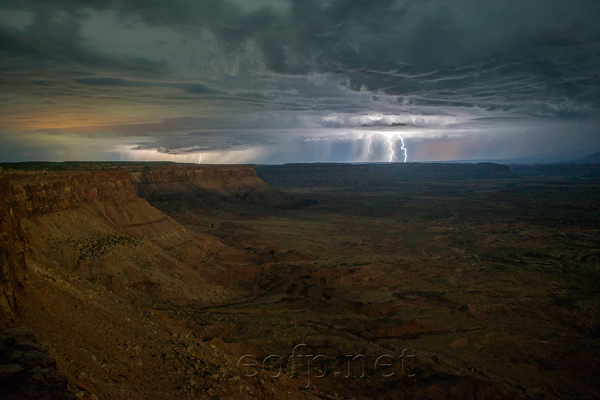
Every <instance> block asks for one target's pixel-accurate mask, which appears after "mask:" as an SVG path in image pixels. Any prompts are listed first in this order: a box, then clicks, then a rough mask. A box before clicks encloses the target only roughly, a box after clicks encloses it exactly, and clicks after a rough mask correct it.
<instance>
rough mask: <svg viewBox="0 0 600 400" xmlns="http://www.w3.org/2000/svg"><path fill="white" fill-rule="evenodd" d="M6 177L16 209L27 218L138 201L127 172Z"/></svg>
mask: <svg viewBox="0 0 600 400" xmlns="http://www.w3.org/2000/svg"><path fill="white" fill-rule="evenodd" d="M5 176H6V177H7V178H8V180H9V181H10V186H11V190H12V195H13V201H14V203H13V208H15V209H17V210H18V212H19V214H20V215H22V216H27V217H31V216H35V215H42V214H48V213H52V212H56V211H61V210H68V209H72V208H74V207H76V206H77V205H78V204H82V203H87V202H92V201H106V200H111V201H116V202H124V201H131V200H135V199H137V196H136V194H135V190H134V188H133V185H132V184H131V180H130V179H129V174H128V173H127V172H126V171H118V170H114V171H86V172H73V171H69V172H14V173H5Z"/></svg>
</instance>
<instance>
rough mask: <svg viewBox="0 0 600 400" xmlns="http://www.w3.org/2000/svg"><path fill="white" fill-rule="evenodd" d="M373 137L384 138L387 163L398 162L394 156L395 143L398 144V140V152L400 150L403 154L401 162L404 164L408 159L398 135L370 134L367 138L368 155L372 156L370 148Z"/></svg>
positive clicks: (402, 141) (404, 146)
mask: <svg viewBox="0 0 600 400" xmlns="http://www.w3.org/2000/svg"><path fill="white" fill-rule="evenodd" d="M374 136H382V137H383V138H385V143H387V147H388V162H394V161H397V160H398V156H397V155H396V151H395V148H396V143H397V142H398V140H400V143H402V147H400V150H402V152H403V153H404V159H403V162H406V160H407V158H408V150H407V148H406V145H405V144H404V139H403V138H402V136H400V134H398V133H371V134H370V135H369V136H368V138H369V142H368V144H367V152H368V153H369V155H371V154H373V152H372V147H373V137H374Z"/></svg>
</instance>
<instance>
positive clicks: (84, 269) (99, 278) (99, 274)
mask: <svg viewBox="0 0 600 400" xmlns="http://www.w3.org/2000/svg"><path fill="white" fill-rule="evenodd" d="M184 175H185V174H184ZM210 175H211V176H213V177H214V179H213V184H215V185H216V184H217V183H216V182H217V180H218V179H219V178H218V177H219V176H222V173H221V171H217V170H215V171H211V174H210ZM233 175H235V174H233ZM225 176H231V174H227V173H225ZM0 178H1V179H0V197H1V198H0V266H1V270H0V312H1V317H2V325H3V326H6V325H10V324H11V322H12V321H13V320H14V316H15V310H16V308H17V306H18V304H17V303H18V294H19V291H20V290H21V288H22V287H23V286H24V285H23V281H24V276H26V274H25V272H26V270H27V268H26V265H31V268H30V269H32V270H33V271H41V270H44V271H46V272H44V273H48V274H58V273H64V272H68V273H74V274H75V275H76V276H78V277H80V278H84V279H86V280H89V281H91V282H93V283H96V284H99V285H101V286H104V287H105V288H107V289H109V290H111V291H113V292H114V293H116V294H118V295H119V296H121V297H122V298H125V299H129V300H132V301H142V302H143V301H204V300H206V298H207V297H210V296H220V294H219V290H218V288H217V290H213V289H211V290H210V292H209V291H207V290H204V289H206V288H208V287H209V285H208V283H207V281H206V269H204V270H202V269H201V268H200V266H201V265H206V263H207V262H209V260H215V259H216V258H223V257H224V258H226V257H228V254H227V251H228V250H227V248H226V246H224V245H223V244H221V243H219V242H218V241H216V240H213V239H210V238H208V237H206V236H202V235H200V234H197V233H194V232H191V231H189V230H187V229H185V228H184V227H183V226H181V225H180V224H178V223H177V222H175V221H174V220H172V219H171V218H169V217H168V216H167V215H165V214H163V213H162V212H161V211H159V210H157V209H156V208H154V207H152V206H151V205H150V204H148V203H147V202H146V201H145V200H143V199H141V198H139V197H138V196H137V195H136V193H135V190H134V187H133V185H132V183H131V180H130V178H129V172H127V171H122V170H112V171H102V170H100V171H68V172H43V171H42V172H40V171H37V172H10V173H9V172H4V173H1V174H0ZM153 179H166V177H165V176H163V177H162V178H161V175H160V174H158V176H157V177H156V178H153ZM232 185H233V184H231V185H230V187H233V186H232ZM236 256H237V255H234V257H236Z"/></svg>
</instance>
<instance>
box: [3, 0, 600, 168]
mask: <svg viewBox="0 0 600 400" xmlns="http://www.w3.org/2000/svg"><path fill="white" fill-rule="evenodd" d="M598 15H600V3H598V2H597V1H594V0H575V1H571V2H565V1H558V0H545V1H541V0H520V1H515V0H507V1H503V2H481V1H476V0H460V1H446V0H426V1H411V0H372V1H368V2H367V1H362V0H322V1H317V0H291V1H285V0H282V1H267V0H243V1H242V0H204V1H201V2H190V1H187V0H186V1H184V0H175V1H171V2H162V1H146V2H138V1H133V0H124V1H123V0H122V1H114V2H97V1H92V0H83V1H68V0H59V1H52V2H47V1H16V0H14V1H11V0H7V1H4V2H3V3H2V5H0V74H1V75H0V85H1V88H2V90H1V93H0V140H2V142H3V147H4V148H5V149H4V151H3V152H2V153H0V156H2V157H9V156H7V155H6V154H9V155H10V157H12V158H14V159H29V158H31V156H28V155H27V154H31V149H33V148H35V149H37V150H36V153H35V154H36V157H42V158H47V159H68V158H74V157H77V154H88V153H86V152H82V153H78V152H77V151H75V150H69V149H76V148H82V147H85V146H86V143H88V144H87V146H92V145H93V146H99V145H100V144H101V146H102V147H103V148H105V149H106V152H103V153H101V154H102V157H111V158H125V159H130V158H135V157H137V156H136V154H138V155H139V154H141V153H140V152H143V151H155V153H152V154H153V155H152V154H150V153H148V157H153V156H157V155H160V154H163V155H166V156H169V157H171V156H173V155H174V154H182V155H183V154H186V155H187V154H191V153H194V154H196V153H197V155H198V159H200V155H201V154H203V153H204V154H205V157H204V160H205V161H207V160H209V159H210V160H211V161H213V162H219V159H218V157H219V156H220V157H222V160H227V162H234V161H235V157H234V156H231V157H229V156H228V157H225V154H226V153H227V151H228V150H230V151H232V152H238V153H231V154H237V155H238V156H239V155H240V153H239V152H240V151H247V150H248V152H247V154H248V158H247V159H246V158H244V159H243V160H242V161H244V162H254V161H256V162H285V161H286V160H287V159H286V157H288V156H289V157H292V158H293V159H290V160H289V161H303V160H306V161H309V160H310V161H340V160H342V161H365V160H367V159H366V158H365V154H364V151H363V150H364V149H363V150H360V151H359V150H353V149H354V148H357V149H358V148H361V149H362V148H364V138H365V137H368V136H369V135H370V134H371V133H373V132H375V133H376V132H395V133H398V134H402V135H403V137H405V138H406V139H407V145H408V146H409V147H410V146H413V148H414V149H415V150H416V151H415V152H413V154H415V155H418V158H415V160H418V159H422V160H426V159H427V160H429V159H440V160H442V159H452V158H454V157H455V155H458V156H460V157H463V158H466V159H474V158H487V159H492V158H511V157H528V156H530V157H534V158H536V157H537V158H540V157H541V158H548V159H552V158H553V157H554V158H556V157H567V158H568V157H571V156H573V157H575V156H579V155H583V154H584V153H585V152H586V151H595V150H597V149H598V148H600V134H599V133H600V132H598V129H599V128H598V123H597V122H598V121H599V119H600V72H599V69H598V65H600V24H598V23H597V16H598ZM561 129H564V131H562V130H561ZM550 131H551V132H552V134H550V133H548V138H550V137H552V140H551V141H550V142H552V143H554V145H551V146H548V145H547V143H546V144H544V145H540V146H539V148H537V149H536V146H533V147H531V148H530V149H529V153H527V154H522V145H523V144H524V143H531V142H532V141H534V142H535V141H536V140H542V141H543V138H544V132H550ZM48 132H53V137H58V138H59V139H57V140H56V141H53V142H52V145H48V144H45V145H43V144H42V143H46V141H42V142H40V135H41V134H44V135H47V134H49V133H48ZM86 138H88V139H89V141H86ZM448 138H452V140H451V142H452V145H451V146H450V145H447V146H446V148H448V149H453V150H452V151H450V150H449V151H448V152H447V153H446V154H445V153H444V151H443V149H444V146H443V145H441V144H443V143H446V144H447V143H449V142H448V141H449V140H450V139H448ZM461 140H462V143H463V144H464V146H463V148H462V150H460V151H456V149H461V145H460V143H461ZM436 141H437V142H436ZM73 143H77V145H73ZM424 143H429V144H430V147H429V148H430V149H435V155H434V152H433V150H432V152H430V153H429V154H428V152H427V148H428V147H427V146H426V145H425V144H424ZM435 143H437V144H435ZM564 143H570V145H569V146H566V147H565V146H564ZM578 143H579V145H577V144H578ZM434 144H435V145H434ZM61 146H63V147H62V148H61ZM9 147H10V150H8V149H9ZM325 147H327V148H328V149H325V150H323V148H325ZM590 147H591V148H590ZM294 148H296V149H301V150H302V151H301V154H299V153H298V152H294V151H292V150H290V149H294ZM44 149H45V151H44ZM123 149H128V150H123ZM440 149H442V150H440ZM565 149H568V150H565ZM136 152H137V153H136ZM209 152H213V153H212V154H217V153H218V154H219V156H217V155H214V157H212V158H211V157H208V153H209ZM344 152H346V153H345V154H344ZM90 153H93V152H90ZM98 154H100V153H98ZM252 154H253V155H254V156H252ZM259 155H260V156H259ZM252 157H255V158H254V159H253V158H252ZM381 159H385V157H383V156H382V157H381ZM229 160H233V161H229ZM368 160H373V161H375V160H374V159H372V158H371V159H368Z"/></svg>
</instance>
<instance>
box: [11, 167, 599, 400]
mask: <svg viewBox="0 0 600 400" xmlns="http://www.w3.org/2000/svg"><path fill="white" fill-rule="evenodd" d="M2 167H3V168H4V170H3V172H0V179H1V181H0V184H1V185H0V186H1V190H2V192H1V193H2V194H3V199H2V200H0V209H2V214H1V215H0V221H2V225H1V231H0V232H1V233H2V241H1V242H0V247H1V248H2V255H3V257H2V263H3V264H2V267H3V269H2V271H3V274H4V275H3V281H2V284H3V291H2V293H1V294H2V295H3V299H4V303H3V313H4V314H3V318H4V325H5V326H25V327H28V328H31V329H32V330H33V332H34V333H35V335H36V336H37V339H38V340H39V342H40V343H41V345H43V346H44V347H45V348H47V349H48V352H49V356H50V357H51V358H53V359H55V360H56V366H57V370H58V371H59V372H60V373H62V374H64V375H65V376H66V379H67V380H68V385H69V386H68V389H69V390H70V392H71V393H73V394H75V395H76V396H78V397H80V398H88V399H95V398H98V399H119V398H123V399H125V398H127V399H162V398H165V399H194V398H201V399H204V398H215V399H217V398H224V399H227V398H232V399H246V398H247V399H254V398H262V399H337V398H340V399H341V398H348V399H351V398H355V399H501V398H526V399H558V398H573V399H575V398H579V399H584V398H589V399H592V398H595V396H596V395H597V394H598V393H600V383H599V381H598V379H597V377H598V374H597V371H599V370H600V289H599V287H600V285H599V283H600V279H599V278H600V239H599V238H600V190H599V188H600V181H599V180H598V179H597V178H581V177H579V178H574V177H565V176H560V177H557V176H554V177H548V176H535V175H527V176H521V175H517V174H514V173H512V172H510V170H509V169H508V168H507V167H502V168H499V167H498V168H497V167H495V166H492V165H489V166H485V165H484V166H481V165H472V166H448V167H443V166H435V167H431V168H430V169H427V168H428V167H427V165H423V166H422V167H419V166H418V165H416V166H415V165H413V166H410V168H416V169H419V168H421V169H420V170H419V171H420V172H419V171H417V173H414V174H412V175H411V177H409V178H406V176H405V175H403V172H401V173H397V172H396V170H393V169H392V167H388V166H386V167H383V166H367V165H358V166H350V165H331V166H318V165H317V166H311V167H306V166H301V165H290V166H277V167H275V166H270V167H267V166H256V167H255V168H252V167H251V166H212V167H211V166H207V167H204V166H193V165H184V166H181V165H175V164H150V165H141V164H139V165H138V164H135V163H121V164H119V163H116V164H108V163H105V164H101V163H98V164H77V163H75V164H67V165H60V164H59V165H52V164H50V165H42V166H38V165H20V166H18V168H16V169H21V171H17V170H16V169H15V168H11V166H7V165H2ZM402 167H403V166H402V165H398V166H396V167H394V168H402ZM406 167H408V166H406ZM386 168H387V169H386ZM443 168H447V169H446V170H444V169H443ZM461 168H463V169H461ZM478 168H483V170H478ZM486 168H491V169H490V170H489V171H488V170H487V169H486ZM448 171H450V172H448ZM409 172H410V171H409ZM300 177H302V178H300ZM261 178H262V180H261ZM405 178H406V179H405ZM263 181H264V182H263ZM265 182H266V184H265ZM277 188H278V189H277ZM7 340H8V339H7ZM31 340H33V339H31ZM13 344H14V343H13ZM3 346H5V347H6V346H8V345H6V344H5V345H3ZM16 346H17V347H18V343H17V344H16ZM40 351H41V350H40ZM8 352H9V351H8V350H6V348H4V350H3V354H4V355H5V358H6V354H8ZM11 362H12V361H11ZM2 363H3V364H4V366H0V367H5V365H7V364H9V362H8V361H2ZM13 363H16V364H19V361H18V360H17V361H14V362H13ZM25 364H27V363H25ZM25 364H24V365H25ZM47 364H52V361H49V362H47ZM27 368H29V367H27V366H26V367H24V369H25V370H26V371H20V372H18V373H17V372H14V371H13V374H12V375H11V374H10V369H9V372H6V373H5V374H4V375H2V376H0V378H2V379H3V380H2V382H1V389H0V390H2V391H1V392H0V393H4V395H5V397H7V398H14V399H16V398H20V397H18V396H20V394H19V393H21V392H18V390H23V391H24V392H22V393H26V392H27V389H19V388H17V385H16V384H15V382H20V383H21V386H27V387H29V388H31V387H33V388H35V390H37V391H38V392H40V393H44V391H47V394H48V396H51V397H47V398H60V397H56V396H58V395H56V394H55V395H53V394H52V393H54V392H53V390H59V389H56V388H53V387H52V385H51V384H49V385H45V383H47V382H45V383H44V382H41V383H40V379H38V378H36V376H35V374H34V373H33V372H31V371H29V370H27ZM31 368H33V367H31ZM31 368H30V369H31ZM4 369H6V368H4ZM27 374H29V375H27ZM36 379H37V380H36ZM48 387H50V388H48ZM57 393H58V392H57ZM10 396H13V397H10ZM52 396H55V397H52ZM64 396H67V397H64V398H69V397H68V396H69V394H68V393H66V394H64ZM32 398H33V397H32ZM42 398H43V397H42Z"/></svg>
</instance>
